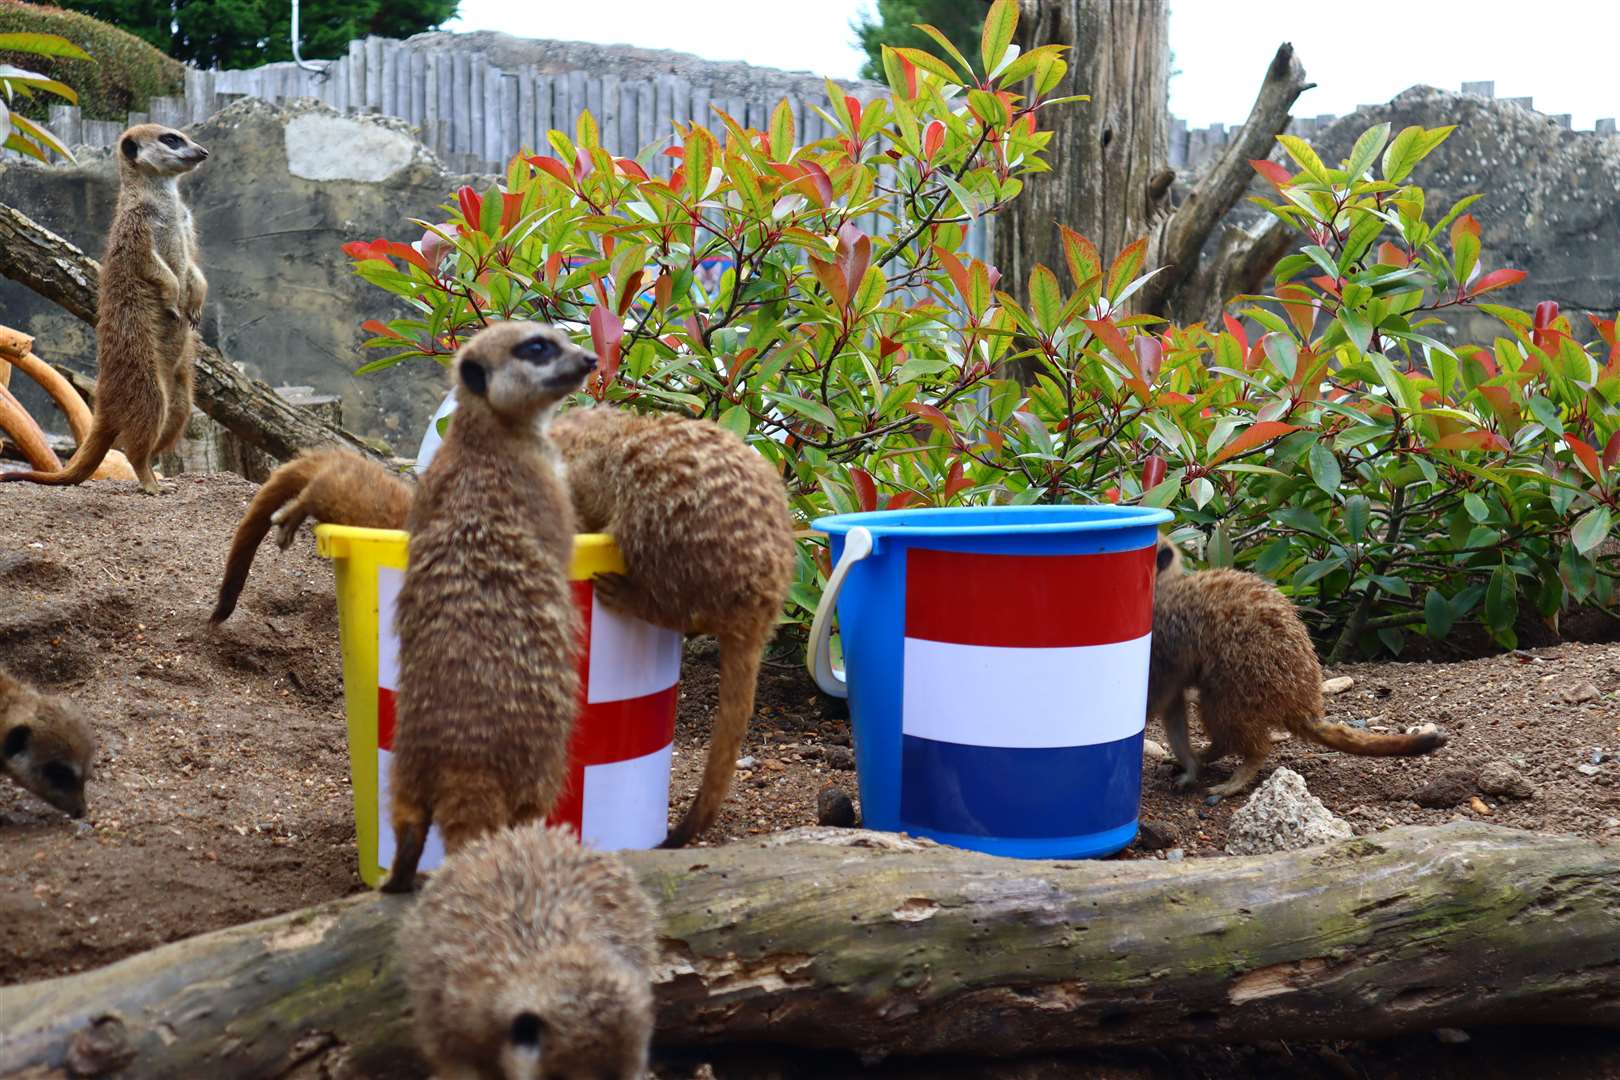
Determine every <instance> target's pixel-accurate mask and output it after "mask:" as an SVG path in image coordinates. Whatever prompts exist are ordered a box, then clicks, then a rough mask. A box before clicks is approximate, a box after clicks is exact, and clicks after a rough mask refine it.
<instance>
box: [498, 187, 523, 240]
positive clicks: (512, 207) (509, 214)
mask: <svg viewBox="0 0 1620 1080" xmlns="http://www.w3.org/2000/svg"><path fill="white" fill-rule="evenodd" d="M522 216H523V196H522V195H520V194H518V193H517V192H515V191H503V192H501V235H502V236H505V235H506V232H507V230H508V229H510V228H511V227H512V226H513V225H516V224H517V220H518V218H520V217H522Z"/></svg>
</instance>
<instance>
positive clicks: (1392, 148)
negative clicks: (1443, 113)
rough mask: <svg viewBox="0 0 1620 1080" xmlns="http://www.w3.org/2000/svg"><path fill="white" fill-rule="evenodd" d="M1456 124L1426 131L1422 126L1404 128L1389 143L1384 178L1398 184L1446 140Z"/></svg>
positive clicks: (1385, 157)
mask: <svg viewBox="0 0 1620 1080" xmlns="http://www.w3.org/2000/svg"><path fill="white" fill-rule="evenodd" d="M1455 128H1456V125H1451V126H1449V127H1441V128H1433V129H1431V130H1429V131H1424V130H1423V129H1422V128H1421V127H1418V126H1416V125H1413V126H1412V127H1409V128H1403V129H1402V130H1401V133H1400V134H1399V135H1397V136H1395V141H1394V142H1392V143H1390V144H1389V149H1387V150H1385V151H1384V179H1385V180H1388V181H1389V182H1390V183H1392V184H1398V183H1400V182H1401V181H1402V180H1405V179H1406V178H1407V177H1408V176H1410V175H1411V173H1412V169H1413V168H1415V167H1416V166H1417V163H1418V162H1420V161H1422V160H1423V159H1424V158H1425V157H1427V156H1428V154H1429V152H1430V151H1431V150H1433V149H1434V148H1435V147H1437V146H1439V145H1440V144H1441V143H1443V142H1445V141H1446V136H1447V135H1450V134H1451V133H1452V131H1453V130H1455Z"/></svg>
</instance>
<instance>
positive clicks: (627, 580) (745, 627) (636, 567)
mask: <svg viewBox="0 0 1620 1080" xmlns="http://www.w3.org/2000/svg"><path fill="white" fill-rule="evenodd" d="M551 433H552V438H553V439H555V440H556V442H557V448H558V450H559V451H561V453H562V456H563V460H564V461H565V462H566V463H567V466H568V478H569V489H570V492H571V494H572V496H573V500H574V512H575V513H576V514H577V515H578V516H579V519H580V527H581V528H582V529H583V530H584V531H586V532H607V533H611V534H612V536H613V539H614V541H615V542H616V543H617V544H618V546H619V550H620V551H621V552H622V553H623V555H624V563H625V566H626V567H627V568H628V572H627V573H626V574H623V575H619V574H602V575H598V576H597V577H596V579H595V588H596V594H597V596H598V597H600V598H601V600H602V602H603V603H605V604H607V605H609V606H610V607H615V608H618V609H619V610H621V611H624V612H626V613H628V614H631V615H634V616H636V617H638V618H641V619H645V620H646V621H647V622H650V623H653V624H655V625H658V626H664V627H668V628H670V629H673V630H679V631H682V632H683V633H695V634H713V635H715V636H716V637H717V638H718V639H719V643H720V703H719V708H718V710H717V711H716V714H715V718H714V728H713V734H712V735H711V738H710V743H709V760H708V764H707V766H706V767H705V769H704V773H703V781H702V785H701V786H700V787H699V788H698V792H697V796H696V798H694V799H693V801H692V805H691V807H690V808H689V809H688V810H687V812H686V815H685V816H684V817H683V818H682V819H681V822H680V824H679V825H677V826H676V827H675V828H674V829H673V830H672V831H671V832H670V835H669V838H668V839H667V840H665V842H664V846H665V847H680V846H681V845H683V844H686V843H688V842H689V841H690V840H692V838H693V837H695V836H697V835H698V834H699V833H701V832H702V831H703V830H704V829H706V828H708V826H709V825H710V824H711V823H713V821H714V818H715V815H716V814H717V813H718V812H719V810H720V804H721V803H722V802H723V801H724V800H725V797H726V792H727V790H728V789H729V788H730V786H731V778H732V773H733V772H734V771H735V770H736V763H737V752H738V750H739V749H740V748H741V747H742V741H743V736H744V734H745V733H746V731H747V728H748V720H749V718H750V717H751V716H752V715H753V712H754V692H755V688H756V683H757V681H758V678H759V664H760V657H761V654H762V653H763V651H764V649H765V646H766V644H767V643H768V642H769V641H770V638H771V635H772V633H773V632H774V631H775V629H776V620H777V617H778V616H779V615H780V614H781V612H782V603H783V599H784V597H785V596H786V595H787V588H788V585H789V584H790V583H791V582H792V580H793V562H794V549H793V525H792V521H791V519H790V518H789V515H788V502H787V492H786V490H785V489H784V488H783V485H782V479H781V477H780V476H778V475H777V474H776V472H775V471H774V470H773V469H772V468H771V466H770V464H769V463H768V462H766V461H765V459H764V458H762V457H760V455H759V454H758V453H757V452H756V451H754V450H753V449H752V448H750V447H749V446H748V444H747V443H745V442H743V441H742V440H741V439H739V438H738V437H737V436H736V435H734V434H732V433H731V432H730V431H727V430H726V429H725V428H723V427H721V426H720V425H718V424H715V423H711V422H709V421H707V420H692V419H688V418H685V417H678V416H673V415H670V414H668V413H661V414H652V415H640V414H637V413H633V412H629V411H627V410H623V409H613V408H607V407H604V406H597V407H594V408H582V409H573V410H570V411H568V412H565V413H563V414H561V415H560V416H558V417H557V419H556V421H555V422H554V423H553V424H552V428H551Z"/></svg>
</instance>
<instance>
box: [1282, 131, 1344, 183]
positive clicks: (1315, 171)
mask: <svg viewBox="0 0 1620 1080" xmlns="http://www.w3.org/2000/svg"><path fill="white" fill-rule="evenodd" d="M1277 141H1278V142H1280V143H1282V148H1283V149H1284V150H1286V151H1287V152H1288V156H1289V157H1291V158H1293V159H1294V162H1295V163H1296V164H1297V165H1298V166H1299V167H1300V168H1301V169H1303V170H1304V171H1305V173H1306V175H1308V176H1309V177H1310V178H1311V179H1312V180H1315V181H1316V182H1317V183H1319V184H1331V183H1333V180H1332V178H1331V177H1330V176H1328V170H1327V166H1326V165H1323V164H1322V159H1321V158H1320V157H1318V156H1317V153H1316V151H1315V150H1313V149H1312V148H1311V144H1310V143H1308V142H1306V141H1305V140H1304V139H1302V138H1300V137H1299V136H1298V135H1279V136H1277Z"/></svg>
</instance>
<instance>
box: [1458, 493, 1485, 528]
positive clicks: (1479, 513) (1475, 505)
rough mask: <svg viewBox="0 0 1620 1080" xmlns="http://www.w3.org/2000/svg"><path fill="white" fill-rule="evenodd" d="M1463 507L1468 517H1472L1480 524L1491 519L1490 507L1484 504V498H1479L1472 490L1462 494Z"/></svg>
mask: <svg viewBox="0 0 1620 1080" xmlns="http://www.w3.org/2000/svg"><path fill="white" fill-rule="evenodd" d="M1463 509H1465V510H1467V511H1468V516H1469V517H1471V518H1473V519H1474V520H1475V521H1477V522H1479V523H1480V524H1481V525H1483V524H1485V522H1487V521H1489V520H1491V511H1490V508H1489V507H1487V506H1486V505H1485V500H1484V499H1482V498H1480V497H1479V496H1478V495H1476V494H1475V493H1474V492H1472V491H1470V492H1468V493H1467V494H1466V495H1464V496H1463Z"/></svg>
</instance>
